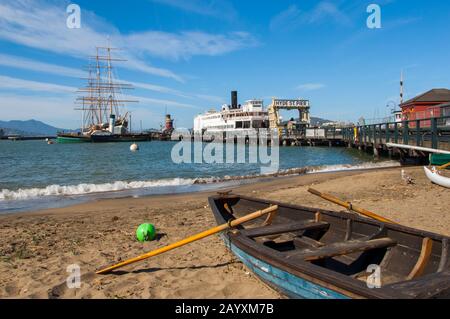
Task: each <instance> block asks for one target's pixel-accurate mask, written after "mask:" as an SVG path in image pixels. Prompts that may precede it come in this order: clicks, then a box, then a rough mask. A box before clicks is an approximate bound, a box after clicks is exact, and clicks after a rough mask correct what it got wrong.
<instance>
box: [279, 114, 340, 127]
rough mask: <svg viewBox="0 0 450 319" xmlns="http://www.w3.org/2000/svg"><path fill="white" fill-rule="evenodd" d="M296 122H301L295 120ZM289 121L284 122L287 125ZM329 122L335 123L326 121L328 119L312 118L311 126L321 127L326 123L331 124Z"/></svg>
mask: <svg viewBox="0 0 450 319" xmlns="http://www.w3.org/2000/svg"><path fill="white" fill-rule="evenodd" d="M295 120H296V121H298V120H299V118H296V119H295ZM287 122H288V121H284V122H283V124H286V123H287ZM329 122H333V121H330V120H326V119H322V118H320V117H313V116H312V117H311V126H321V125H322V124H324V123H329Z"/></svg>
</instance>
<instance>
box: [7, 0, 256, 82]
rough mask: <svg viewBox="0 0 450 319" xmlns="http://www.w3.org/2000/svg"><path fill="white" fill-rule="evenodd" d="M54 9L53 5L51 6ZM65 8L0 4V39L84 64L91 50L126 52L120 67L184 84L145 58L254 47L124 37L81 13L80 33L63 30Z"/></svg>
mask: <svg viewBox="0 0 450 319" xmlns="http://www.w3.org/2000/svg"><path fill="white" fill-rule="evenodd" d="M55 3H56V4H55ZM66 5H67V3H66V2H61V1H52V2H46V1H42V0H41V1H36V0H34V1H33V0H14V1H8V2H4V3H1V4H0V39H4V40H7V41H10V42H14V43H18V44H21V45H24V46H28V47H32V48H38V49H42V50H46V51H51V52H56V53H59V54H66V55H70V56H74V57H78V58H84V57H86V55H89V54H92V53H93V52H94V50H95V46H101V45H105V44H106V43H107V39H108V37H109V38H110V42H111V45H113V46H115V47H119V48H126V50H123V51H122V52H120V55H122V56H123V57H124V58H126V59H127V60H128V62H127V63H125V64H124V65H123V67H127V68H130V69H133V70H138V71H140V72H146V73H149V74H153V75H157V76H161V77H167V78H172V79H175V80H177V81H183V79H182V77H181V76H179V75H177V74H175V73H173V72H172V71H170V70H167V69H164V68H158V67H155V66H152V65H150V64H149V63H148V62H147V61H148V57H149V56H158V57H161V58H169V59H180V58H184V59H187V58H189V57H191V56H193V55H220V54H225V53H229V52H231V51H235V50H239V49H242V48H245V47H248V46H252V45H254V44H255V43H256V41H255V40H254V39H253V37H251V36H250V35H249V34H248V33H245V32H234V33H230V34H226V35H220V34H219V35H216V34H209V33H204V32H181V33H167V32H156V31H144V32H136V33H132V34H122V33H121V32H120V31H119V30H118V29H117V28H116V27H114V26H113V25H111V24H109V23H107V22H104V21H103V20H102V19H101V18H100V17H98V16H96V15H95V14H93V13H92V12H89V11H87V10H84V9H83V8H81V18H82V22H81V28H80V29H68V28H67V26H66V13H65V9H66Z"/></svg>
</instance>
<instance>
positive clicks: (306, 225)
mask: <svg viewBox="0 0 450 319" xmlns="http://www.w3.org/2000/svg"><path fill="white" fill-rule="evenodd" d="M329 227H330V224H329V223H326V222H313V221H303V222H297V223H289V224H279V225H270V226H264V227H257V228H251V229H245V230H242V231H241V233H242V234H243V235H244V236H247V237H250V238H256V237H264V236H272V235H279V234H283V233H290V232H298V231H309V230H322V229H323V230H327V229H328V228H329Z"/></svg>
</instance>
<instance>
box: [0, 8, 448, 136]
mask: <svg viewBox="0 0 450 319" xmlns="http://www.w3.org/2000/svg"><path fill="white" fill-rule="evenodd" d="M70 3H71V2H68V1H59V0H46V1H43V0H42V1H41V0H1V1H0V119H1V120H12V119H21V120H26V119H31V118H34V119H38V120H42V121H45V122H47V123H49V124H52V125H55V126H58V127H64V128H76V127H79V125H80V117H81V116H80V114H79V111H75V110H74V107H75V105H74V99H75V97H76V93H75V91H76V88H78V87H81V86H83V85H84V83H83V81H82V80H81V79H80V77H83V76H84V74H83V67H84V66H85V65H86V63H87V57H88V56H89V55H92V54H93V53H94V52H95V46H98V45H100V46H101V45H105V44H106V43H107V38H108V36H109V38H110V41H111V42H112V45H113V46H116V47H120V48H122V51H120V56H121V57H123V58H126V59H127V60H128V62H127V63H124V64H120V67H119V68H118V75H119V77H120V79H121V80H124V81H127V82H131V83H133V84H134V85H135V87H136V89H135V90H134V91H133V92H132V95H133V96H136V97H137V98H138V99H139V100H140V103H139V104H137V105H132V106H130V110H131V111H132V112H133V118H134V119H135V120H136V121H137V120H142V122H143V126H144V127H154V128H157V127H159V125H160V123H161V122H162V120H163V116H164V113H165V109H166V107H167V109H168V111H169V113H171V114H172V115H173V117H175V119H176V125H177V126H179V127H181V126H183V127H192V120H193V117H194V116H195V115H197V114H198V113H201V112H204V111H205V110H208V109H210V108H213V107H214V108H217V109H218V108H219V107H220V105H221V104H223V103H228V102H229V99H230V97H229V95H230V91H231V90H233V89H236V90H239V99H240V101H241V102H242V101H244V100H246V99H249V98H263V99H264V100H265V102H266V104H269V102H270V98H271V97H274V96H275V97H279V98H297V97H301V98H308V99H310V100H311V104H312V115H313V116H319V117H324V118H328V119H332V120H342V121H344V120H345V121H356V120H357V119H358V118H359V117H360V116H364V117H366V118H374V117H383V116H385V115H386V113H387V112H388V108H387V107H386V105H387V104H388V103H389V102H390V101H395V102H398V100H399V97H398V96H399V93H398V92H399V84H398V82H399V77H400V71H401V70H402V69H403V70H404V73H405V92H406V98H408V97H413V96H415V95H416V94H419V93H422V92H424V91H426V90H429V89H431V88H435V87H446V88H449V87H450V76H449V74H450V63H449V58H450V32H449V22H448V21H450V2H449V1H442V0H428V1H425V0H420V1H419V0H397V1H395V0H378V1H377V0H371V1H365V0H360V1H356V0H353V1H349V0H335V1H331V0H328V1H326V0H325V1H313V0H302V1H300V0H297V1H293V0H292V1H287V0H270V1H269V0H265V1H261V0H259V1H257V0H241V1H231V0H230V1H226V0H190V1H189V0H128V1H103V0H96V1H88V0H77V1H74V2H73V3H76V4H78V5H79V6H80V7H81V23H82V25H81V29H68V28H67V27H66V19H67V13H66V7H67V6H68V5H69V4H70ZM371 3H376V4H379V5H380V6H381V10H382V11H381V12H382V15H381V19H382V28H381V29H369V28H367V26H366V19H367V17H368V16H369V13H367V12H366V8H367V6H368V5H369V4H371ZM118 66H119V65H118ZM134 125H135V126H136V125H137V123H134Z"/></svg>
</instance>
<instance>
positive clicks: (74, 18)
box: [66, 4, 81, 29]
mask: <svg viewBox="0 0 450 319" xmlns="http://www.w3.org/2000/svg"><path fill="white" fill-rule="evenodd" d="M66 13H67V14H69V15H68V17H67V20H66V25H67V27H68V28H69V29H80V28H81V8H80V6H79V5H78V4H70V5H68V6H67V9H66Z"/></svg>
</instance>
